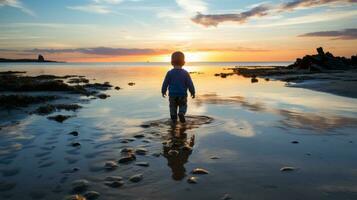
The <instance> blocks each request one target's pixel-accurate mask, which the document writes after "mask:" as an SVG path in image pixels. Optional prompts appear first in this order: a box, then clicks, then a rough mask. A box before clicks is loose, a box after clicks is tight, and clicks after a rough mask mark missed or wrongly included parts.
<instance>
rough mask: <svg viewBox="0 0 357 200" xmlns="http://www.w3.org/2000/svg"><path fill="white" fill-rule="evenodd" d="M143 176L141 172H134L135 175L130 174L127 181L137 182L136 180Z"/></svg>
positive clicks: (141, 178)
mask: <svg viewBox="0 0 357 200" xmlns="http://www.w3.org/2000/svg"><path fill="white" fill-rule="evenodd" d="M143 177H144V176H143V175H142V174H136V175H134V176H131V177H130V178H129V181H131V182H133V183H137V182H139V181H141V180H143Z"/></svg>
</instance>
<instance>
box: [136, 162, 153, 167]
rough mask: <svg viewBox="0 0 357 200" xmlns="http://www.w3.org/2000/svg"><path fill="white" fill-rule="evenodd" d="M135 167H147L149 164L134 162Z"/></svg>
mask: <svg viewBox="0 0 357 200" xmlns="http://www.w3.org/2000/svg"><path fill="white" fill-rule="evenodd" d="M135 165H137V166H141V167H149V166H150V164H149V163H148V162H136V163H135Z"/></svg>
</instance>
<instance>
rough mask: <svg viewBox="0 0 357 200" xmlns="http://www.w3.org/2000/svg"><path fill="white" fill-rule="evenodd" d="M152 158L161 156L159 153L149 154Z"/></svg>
mask: <svg viewBox="0 0 357 200" xmlns="http://www.w3.org/2000/svg"><path fill="white" fill-rule="evenodd" d="M151 155H152V156H154V157H160V156H161V153H153V154H151Z"/></svg>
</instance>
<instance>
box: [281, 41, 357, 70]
mask: <svg viewBox="0 0 357 200" xmlns="http://www.w3.org/2000/svg"><path fill="white" fill-rule="evenodd" d="M288 68H291V69H304V70H309V71H318V72H322V71H325V70H348V69H355V68H357V55H355V56H351V58H345V57H335V56H334V55H333V54H332V53H330V52H327V53H325V52H324V50H323V48H322V47H319V48H317V54H315V55H306V56H304V57H303V58H298V59H296V62H295V63H294V64H292V65H289V66H288Z"/></svg>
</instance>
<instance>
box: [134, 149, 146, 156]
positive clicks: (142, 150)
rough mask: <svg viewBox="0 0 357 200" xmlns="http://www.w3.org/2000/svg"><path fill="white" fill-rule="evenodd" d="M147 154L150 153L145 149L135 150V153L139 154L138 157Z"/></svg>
mask: <svg viewBox="0 0 357 200" xmlns="http://www.w3.org/2000/svg"><path fill="white" fill-rule="evenodd" d="M147 152H148V150H147V149H145V148H137V149H135V153H136V154H138V155H146V153H147Z"/></svg>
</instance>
